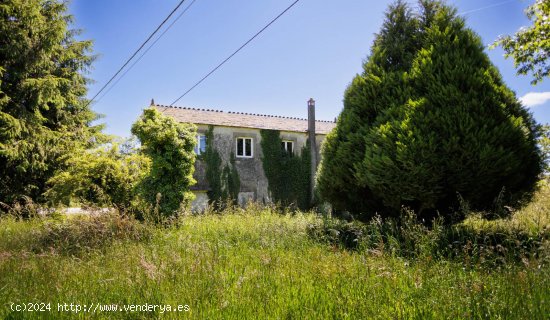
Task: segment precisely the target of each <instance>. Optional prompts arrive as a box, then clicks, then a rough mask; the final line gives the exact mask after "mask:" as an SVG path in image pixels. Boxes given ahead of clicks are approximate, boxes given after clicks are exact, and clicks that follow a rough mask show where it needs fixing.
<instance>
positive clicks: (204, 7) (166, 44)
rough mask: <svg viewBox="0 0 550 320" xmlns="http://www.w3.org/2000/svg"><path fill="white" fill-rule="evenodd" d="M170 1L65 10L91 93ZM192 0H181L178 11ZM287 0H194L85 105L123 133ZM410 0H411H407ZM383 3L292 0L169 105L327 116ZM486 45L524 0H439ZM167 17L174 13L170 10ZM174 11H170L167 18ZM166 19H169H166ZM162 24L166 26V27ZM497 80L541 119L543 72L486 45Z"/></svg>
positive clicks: (518, 18) (83, 2)
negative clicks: (91, 57) (79, 43)
mask: <svg viewBox="0 0 550 320" xmlns="http://www.w3.org/2000/svg"><path fill="white" fill-rule="evenodd" d="M178 2H179V0H117V1H112V0H95V1H90V0H73V1H72V2H71V4H70V13H71V14H73V15H74V17H75V24H74V27H75V28H80V29H82V30H83V31H84V32H83V34H82V36H81V37H83V38H86V39H92V40H93V41H94V53H95V54H97V55H98V57H97V60H96V61H95V63H94V68H93V70H91V72H90V74H89V75H88V77H90V78H92V79H93V80H95V83H94V84H92V85H91V86H90V90H89V97H92V96H93V95H94V94H95V93H96V92H97V91H98V90H99V89H100V88H101V87H102V86H103V85H104V84H105V83H106V82H107V81H108V79H109V78H110V77H111V76H112V75H113V74H114V72H116V70H117V69H118V68H119V67H120V66H121V65H122V64H123V63H124V61H125V60H126V59H127V58H128V57H129V56H130V55H131V54H132V53H133V52H134V50H135V49H137V48H138V47H139V45H140V44H141V43H142V42H143V41H144V40H145V39H146V38H147V36H148V35H149V34H150V33H151V32H152V31H153V30H154V29H155V28H156V27H157V26H158V25H159V24H160V22H161V21H162V20H163V19H164V18H165V17H166V16H167V15H168V13H169V12H170V11H171V10H172V9H173V8H174V7H175V6H176V5H177V3H178ZM191 2H192V0H187V1H186V2H185V3H184V5H183V6H182V7H181V8H180V11H178V13H179V12H181V11H182V10H183V9H184V8H185V7H186V6H187V5H188V4H190V3H191ZM292 2H293V0H262V1H250V0H249V1H244V0H224V1H220V0H218V1H216V0H195V2H194V3H193V5H192V6H191V7H190V8H189V10H188V11H187V13H186V14H184V15H183V16H182V17H181V18H180V19H179V20H178V21H177V22H176V23H175V24H174V25H173V27H172V28H171V29H170V30H168V31H167V32H166V34H165V35H164V36H163V37H162V38H161V39H160V40H159V41H158V42H157V43H156V45H155V46H154V47H152V48H151V49H150V51H149V52H148V53H147V54H146V55H145V56H144V57H143V58H142V59H141V60H140V61H139V62H138V63H137V64H136V65H135V66H134V67H133V68H132V69H131V70H130V71H129V72H128V73H127V74H126V75H125V77H123V78H122V79H121V80H120V81H119V82H118V83H117V85H116V86H115V87H113V88H112V89H111V90H109V91H108V93H107V94H106V95H105V96H103V97H102V98H101V99H100V100H99V101H97V102H95V103H94V104H93V109H94V110H95V111H96V112H98V113H101V114H103V115H105V118H103V119H102V120H101V122H104V123H105V124H106V125H107V128H106V132H107V133H111V134H116V135H120V136H129V135H130V127H131V124H132V123H133V122H134V121H135V120H136V119H137V117H138V116H139V115H140V113H141V111H142V109H143V108H145V107H147V106H148V105H149V103H150V101H151V98H154V99H155V102H156V103H159V104H170V103H171V102H172V101H174V100H175V99H176V98H178V97H179V96H180V95H181V94H182V93H183V92H185V91H186V90H187V89H189V88H190V87H191V86H192V85H193V84H194V83H195V82H197V81H198V80H199V79H201V78H202V77H203V76H204V75H205V74H206V73H208V72H209V71H210V70H211V69H212V68H213V67H215V66H216V65H217V64H218V63H220V62H221V61H222V60H223V59H225V58H226V57H227V56H228V55H229V54H231V53H232V52H233V51H234V50H236V49H237V48H238V47H239V46H240V45H241V44H242V43H244V42H245V41H246V40H248V38H250V37H251V36H252V35H253V34H255V33H256V32H257V31H258V30H259V29H261V28H262V27H263V26H264V25H265V24H266V23H267V22H269V21H270V20H271V19H273V18H274V17H275V16H277V15H278V14H279V12H281V11H282V10H284V9H285V8H286V7H287V6H288V5H289V4H290V3H292ZM409 2H410V3H412V4H413V6H414V5H415V4H416V2H415V1H409ZM389 3H391V1H375V0H341V1H327V0H301V1H300V2H298V4H297V5H296V6H295V7H294V8H293V9H291V11H289V12H287V14H286V15H284V16H283V17H281V18H280V19H279V20H278V21H277V22H276V23H275V24H273V25H272V26H271V27H270V28H269V29H267V30H266V31H265V32H264V33H262V34H261V35H260V36H259V37H258V38H257V39H256V40H254V41H253V42H252V43H250V45H248V46H247V47H246V48H244V49H243V50H242V51H241V52H240V53H239V54H237V55H236V56H235V57H234V58H233V59H231V60H230V61H229V62H228V63H227V64H225V65H224V66H223V67H222V68H220V69H219V70H218V71H217V72H216V73H214V74H213V75H212V76H210V77H209V78H208V79H207V80H206V81H204V82H203V83H202V84H201V85H200V86H198V87H197V88H195V89H194V90H193V91H192V92H190V93H189V94H188V95H187V96H185V97H184V98H183V99H182V100H180V101H179V102H178V103H177V105H178V106H188V107H198V108H215V109H221V110H224V111H239V112H251V113H264V114H276V115H286V116H292V117H306V116H307V112H306V101H307V100H308V99H309V98H310V97H313V98H314V99H315V100H316V101H317V104H316V106H317V118H318V119H323V120H333V119H334V118H335V117H336V116H337V115H338V114H339V113H340V111H341V110H342V108H343V104H342V99H343V93H344V90H345V88H346V86H347V85H348V83H349V82H350V81H351V79H352V78H353V77H354V76H355V74H357V73H360V72H361V64H362V61H363V60H364V59H365V58H366V57H367V55H368V53H369V50H370V46H371V44H372V41H373V38H374V34H375V33H376V32H378V31H379V29H380V26H381V24H382V21H383V18H384V11H385V10H386V8H387V6H388V4H389ZM448 3H449V4H452V5H454V6H456V7H457V8H458V11H459V12H461V13H463V14H464V16H465V17H466V21H467V25H468V26H469V27H470V28H472V29H473V30H474V31H476V32H477V33H478V34H479V35H480V36H481V38H482V39H483V42H484V43H485V44H487V45H489V44H490V43H492V42H493V41H494V40H495V39H496V38H497V37H498V36H499V35H501V34H512V33H514V32H515V31H516V30H518V29H519V28H520V27H522V26H526V25H529V20H528V19H527V18H526V17H525V14H524V12H523V10H524V9H525V8H526V7H527V6H528V5H530V4H532V3H533V0H530V1H522V0H509V1H504V0H455V1H448ZM175 16H177V13H176V15H175ZM175 16H174V17H175ZM168 24H169V23H168ZM168 24H167V25H168ZM487 52H488V54H489V56H490V58H491V60H492V61H493V63H494V64H495V65H496V66H497V67H498V68H499V70H500V72H501V73H502V76H503V78H504V80H505V82H506V83H507V84H508V86H509V87H510V88H511V89H512V90H514V91H515V92H516V94H517V96H518V98H523V99H524V102H525V104H527V105H529V108H530V110H531V111H532V112H533V114H534V116H535V119H537V120H538V121H539V122H542V123H547V122H550V79H547V80H545V81H544V82H542V83H539V84H538V85H537V86H532V85H531V84H530V80H531V78H530V77H527V76H517V75H516V72H515V69H514V66H513V62H512V61H511V60H509V59H508V60H505V59H504V58H503V51H502V50H501V49H495V50H487Z"/></svg>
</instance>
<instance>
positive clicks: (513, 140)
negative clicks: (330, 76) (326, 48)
mask: <svg viewBox="0 0 550 320" xmlns="http://www.w3.org/2000/svg"><path fill="white" fill-rule="evenodd" d="M421 7H422V8H423V10H422V12H421V13H420V14H419V15H418V16H417V17H416V18H413V19H416V21H417V22H418V24H419V28H418V29H417V30H418V31H417V33H416V34H415V36H416V44H417V45H418V46H417V48H414V51H412V52H413V54H412V57H413V58H412V60H411V61H410V64H409V65H408V66H405V67H404V68H402V69H400V70H398V71H396V72H395V73H394V75H395V77H396V78H399V81H395V79H394V80H393V81H392V80H389V78H385V79H382V80H381V82H382V83H385V84H386V86H387V85H391V86H396V88H394V89H393V90H389V91H387V90H383V89H382V88H383V86H380V87H379V88H376V89H375V91H376V93H377V94H378V95H379V96H383V98H379V97H378V96H375V95H368V94H363V95H362V98H363V99H365V100H364V102H363V103H364V105H365V106H367V105H370V106H376V105H379V106H380V107H379V108H378V110H380V111H379V112H378V113H376V115H375V116H374V117H369V116H363V117H360V116H358V117H356V118H355V119H354V121H355V127H356V128H357V129H356V131H357V132H360V135H361V138H362V139H363V143H364V149H362V150H360V151H358V152H359V153H360V154H356V155H354V158H353V163H352V164H348V168H347V169H348V172H351V173H348V176H347V178H348V179H349V180H350V181H351V182H352V183H355V185H356V186H358V187H359V188H362V189H361V190H368V192H369V193H366V192H364V191H362V194H361V193H359V194H356V197H361V196H362V197H364V198H370V199H372V200H377V201H378V203H373V205H372V206H368V207H367V208H366V209H365V208H364V209H363V210H365V212H366V211H369V212H366V216H370V215H372V213H373V212H379V213H382V214H385V215H396V214H398V213H399V211H400V209H401V207H402V206H408V207H411V208H413V209H415V210H416V211H417V213H418V214H419V215H420V217H424V218H431V217H432V216H433V215H434V214H436V213H437V212H439V213H440V214H444V215H445V214H448V213H451V212H453V211H455V210H456V209H457V206H458V205H459V200H458V199H459V198H460V199H463V200H465V201H466V202H467V203H468V204H469V206H470V207H471V208H473V209H476V210H487V209H491V208H492V207H493V204H494V201H495V199H498V200H499V202H500V205H511V206H515V205H518V200H520V199H525V198H528V197H529V195H530V194H532V192H533V190H534V188H535V183H536V181H537V178H538V175H539V174H540V172H541V155H540V150H539V149H538V147H537V145H536V139H537V136H538V126H537V124H536V123H535V121H534V120H533V118H532V116H531V115H530V114H529V113H528V112H527V111H526V109H525V108H524V107H523V106H522V105H521V104H520V102H519V101H518V100H517V98H516V96H515V94H514V93H513V92H512V91H511V90H510V89H509V88H507V87H506V85H505V84H504V83H503V81H502V79H501V77H500V75H499V73H498V70H497V69H496V68H495V67H494V66H493V65H492V63H491V62H490V60H489V58H488V57H487V55H486V53H485V52H484V47H483V45H482V42H481V40H480V38H479V36H477V35H476V34H475V33H474V32H473V31H472V30H470V29H468V28H467V27H466V26H465V22H464V20H463V19H462V18H460V17H458V16H457V14H456V10H455V9H453V8H450V7H448V6H446V5H443V4H442V3H441V2H437V1H421ZM375 46H376V42H375ZM373 51H374V50H373ZM371 61H372V63H376V64H377V65H383V64H381V63H379V62H376V60H375V59H373V57H371V58H370V59H369V63H370V62H371ZM379 61H387V59H381V60H379ZM364 79H368V78H367V77H364ZM365 82H366V80H365ZM354 83H355V81H354ZM352 86H354V84H353V83H352ZM355 87H357V85H355ZM386 88H387V87H386ZM355 89H356V88H354V90H355ZM348 91H352V90H350V89H348ZM346 107H348V106H347V105H344V112H343V113H342V114H344V113H345V112H346ZM337 126H340V123H338V124H337ZM348 126H349V127H352V126H354V124H348ZM337 130H338V128H337ZM350 136H351V135H350V132H349V131H348V132H344V133H343V139H342V140H344V141H345V140H346V138H348V137H350ZM349 140H351V139H349ZM329 142H330V140H329ZM329 147H330V145H329ZM332 148H334V147H333V146H332ZM337 148H338V146H337ZM326 149H329V148H326ZM350 149H351V148H350ZM329 150H330V149H329ZM352 152H355V151H352ZM358 157H360V158H361V159H360V160H359V161H357V158H358ZM333 161H340V160H339V159H336V160H333ZM363 201H364V200H363ZM459 218H463V217H459Z"/></svg>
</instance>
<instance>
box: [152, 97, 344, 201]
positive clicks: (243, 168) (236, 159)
mask: <svg viewBox="0 0 550 320" xmlns="http://www.w3.org/2000/svg"><path fill="white" fill-rule="evenodd" d="M151 105H152V107H154V108H156V109H157V110H159V111H160V112H161V113H163V114H164V115H167V116H171V117H173V118H174V119H176V120H177V121H179V122H186V123H193V124H195V125H196V126H197V128H198V130H197V132H198V133H197V146H196V148H195V152H196V153H197V155H201V154H203V153H204V152H205V150H206V144H207V139H206V137H207V133H208V130H209V128H212V129H213V136H212V137H213V147H214V149H215V150H216V151H217V152H218V154H219V155H220V158H221V160H222V165H226V164H228V163H232V165H233V166H234V168H235V169H236V171H237V173H238V177H239V180H240V188H239V189H240V190H238V191H239V192H238V201H239V203H240V204H241V205H242V204H245V203H246V202H248V201H259V202H263V203H269V202H271V200H272V199H271V196H270V192H269V183H268V179H267V178H266V175H265V172H264V169H263V165H262V158H263V152H262V147H261V140H262V135H261V132H262V131H261V130H266V129H267V130H276V131H278V132H280V138H281V140H282V143H281V149H283V150H284V151H286V152H288V154H289V155H290V156H292V155H299V154H300V151H301V150H302V148H303V147H304V146H305V145H306V141H307V140H308V139H309V141H313V142H314V143H310V148H309V149H310V158H311V165H310V170H309V174H310V177H314V176H315V172H316V168H317V164H318V163H319V158H320V153H319V150H320V146H321V144H322V143H323V140H324V138H325V137H326V135H327V134H328V133H329V132H330V131H331V130H332V129H333V128H334V127H335V125H336V124H335V123H334V122H332V121H318V120H317V121H316V120H315V101H314V100H313V99H310V100H309V101H308V119H299V118H290V117H282V116H273V115H262V114H250V113H240V112H224V111H220V110H210V109H195V108H185V107H172V106H163V105H157V104H155V103H154V101H152V102H151ZM232 157H233V161H232ZM205 171H206V164H205V161H204V159H203V158H202V157H200V156H199V157H197V161H196V162H195V173H194V178H195V180H197V184H196V185H194V186H192V188H191V190H192V191H193V192H194V193H195V196H196V198H195V200H194V202H193V204H192V210H194V211H200V210H203V209H204V208H205V206H206V205H207V203H208V196H207V191H208V190H209V189H210V186H209V183H208V181H207V180H206V174H205ZM311 181H312V182H311V185H310V188H311V189H310V190H313V181H315V179H311Z"/></svg>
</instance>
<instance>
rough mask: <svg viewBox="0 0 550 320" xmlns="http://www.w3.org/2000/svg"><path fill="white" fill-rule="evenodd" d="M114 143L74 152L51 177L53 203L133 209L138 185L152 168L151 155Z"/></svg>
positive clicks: (51, 199)
mask: <svg viewBox="0 0 550 320" xmlns="http://www.w3.org/2000/svg"><path fill="white" fill-rule="evenodd" d="M125 146H127V144H122V145H119V144H118V143H114V144H111V145H106V146H102V147H98V148H96V149H93V150H87V151H84V152H79V153H76V154H74V155H72V156H71V157H70V158H69V159H68V160H67V169H64V170H60V171H58V172H57V173H56V174H55V175H54V176H53V177H52V178H50V179H49V180H48V186H49V189H48V190H47V191H46V193H45V197H46V199H48V201H49V202H50V203H52V204H53V205H57V204H64V205H70V204H71V203H73V202H77V203H80V204H86V205H97V206H113V207H115V208H117V209H118V210H120V211H124V212H128V211H131V210H132V209H133V206H134V201H135V199H136V187H137V185H138V183H139V182H140V181H141V180H142V179H143V177H144V175H145V174H146V173H147V172H148V171H149V167H150V161H149V158H147V157H145V156H143V155H141V154H138V150H137V149H133V150H128V149H127V148H125Z"/></svg>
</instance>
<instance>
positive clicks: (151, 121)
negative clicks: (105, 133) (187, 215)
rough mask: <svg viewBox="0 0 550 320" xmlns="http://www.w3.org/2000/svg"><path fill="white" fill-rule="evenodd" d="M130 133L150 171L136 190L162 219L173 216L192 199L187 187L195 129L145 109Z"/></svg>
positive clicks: (190, 181) (193, 161)
mask: <svg viewBox="0 0 550 320" xmlns="http://www.w3.org/2000/svg"><path fill="white" fill-rule="evenodd" d="M132 133H133V134H134V135H136V136H137V137H138V139H139V140H140V142H141V146H142V152H143V154H145V155H146V156H148V157H149V158H150V159H151V170H150V172H149V173H148V174H147V175H146V177H145V178H144V179H143V181H141V182H140V186H139V190H140V193H141V195H142V197H143V199H144V200H145V201H146V202H147V203H148V204H149V205H156V206H157V210H158V212H159V213H160V216H161V217H168V216H172V215H174V214H176V212H177V211H178V210H180V209H181V208H182V206H183V207H184V206H186V205H188V204H189V203H190V202H191V200H192V199H193V193H192V192H190V191H189V186H191V185H192V184H194V183H195V180H194V179H193V171H194V169H195V167H194V165H195V153H194V151H193V148H194V147H195V143H196V138H195V135H196V127H195V126H194V125H192V124H186V123H178V122H176V121H175V120H174V119H173V118H171V117H166V116H164V115H162V114H161V113H160V112H159V111H158V110H156V109H154V108H148V109H145V110H143V115H142V116H141V118H140V119H138V120H137V121H136V122H135V123H134V124H133V126H132ZM159 218H160V217H159Z"/></svg>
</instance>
